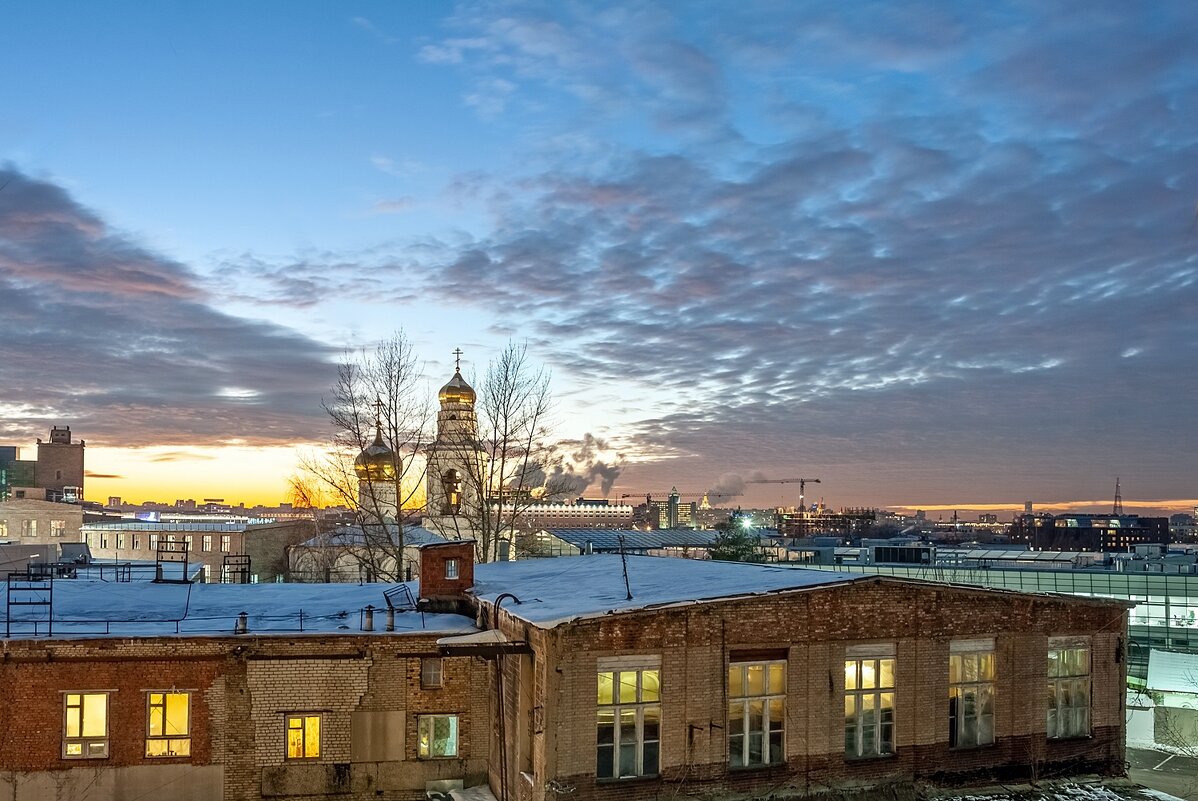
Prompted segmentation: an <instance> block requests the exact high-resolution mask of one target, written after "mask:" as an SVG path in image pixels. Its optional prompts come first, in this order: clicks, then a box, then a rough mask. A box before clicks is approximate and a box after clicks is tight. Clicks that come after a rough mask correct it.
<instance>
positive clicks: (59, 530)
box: [50, 520, 67, 537]
mask: <svg viewBox="0 0 1198 801" xmlns="http://www.w3.org/2000/svg"><path fill="white" fill-rule="evenodd" d="M66 533H67V521H65V520H51V521H50V536H51V537H61V536H62V535H63V534H66Z"/></svg>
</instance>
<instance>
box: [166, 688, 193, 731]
mask: <svg viewBox="0 0 1198 801" xmlns="http://www.w3.org/2000/svg"><path fill="white" fill-rule="evenodd" d="M187 724H188V721H187V693H170V694H169V695H167V696H166V733H167V734H187V733H188V727H187Z"/></svg>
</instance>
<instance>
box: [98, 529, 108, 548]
mask: <svg viewBox="0 0 1198 801" xmlns="http://www.w3.org/2000/svg"><path fill="white" fill-rule="evenodd" d="M100 547H101V548H107V547H108V532H107V531H101V532H100Z"/></svg>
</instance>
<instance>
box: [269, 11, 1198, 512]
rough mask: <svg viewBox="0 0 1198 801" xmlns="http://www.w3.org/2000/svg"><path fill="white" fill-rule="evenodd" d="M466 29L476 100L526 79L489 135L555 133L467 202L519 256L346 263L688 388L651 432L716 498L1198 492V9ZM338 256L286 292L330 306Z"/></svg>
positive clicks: (566, 14) (463, 16) (445, 56)
mask: <svg viewBox="0 0 1198 801" xmlns="http://www.w3.org/2000/svg"><path fill="white" fill-rule="evenodd" d="M449 25H450V27H451V28H453V29H454V30H453V36H452V37H450V38H447V39H445V40H444V41H443V42H439V43H435V44H431V45H425V46H424V49H423V50H421V51H419V52H417V53H415V54H414V56H415V57H417V58H423V59H424V60H425V61H426V62H428V63H430V64H437V65H440V66H441V67H442V68H444V69H451V70H456V71H459V73H460V74H461V75H463V76H465V78H466V81H467V84H468V85H469V86H472V87H474V88H473V89H472V90H470V91H468V92H467V93H466V94H464V96H463V103H464V104H465V105H468V106H469V105H476V104H475V103H474V101H473V100H472V99H471V98H472V97H473V96H474V95H475V94H476V93H477V91H481V90H482V88H485V87H487V86H495V85H497V82H502V85H503V86H504V87H505V88H504V92H503V104H502V108H490V109H488V110H487V111H486V113H487V114H490V115H500V116H507V117H510V118H511V120H512V122H513V124H516V123H517V122H519V123H520V124H524V125H526V126H527V130H528V131H529V132H530V134H535V135H530V136H529V141H535V142H536V143H537V144H536V145H531V146H530V148H531V150H530V152H529V153H528V154H527V158H525V159H523V160H522V162H523V163H524V164H526V165H529V166H528V167H527V168H526V170H525V172H523V173H522V174H518V175H501V174H495V175H479V174H472V175H469V176H462V178H461V179H460V180H459V181H456V182H455V183H454V185H453V186H451V187H450V188H449V189H448V190H447V191H449V192H459V193H462V194H463V195H464V196H465V195H468V196H469V197H470V198H471V199H472V200H476V201H481V202H483V203H485V204H486V205H487V206H488V207H489V210H490V211H491V213H492V215H493V219H494V220H495V223H494V226H493V228H492V230H491V231H490V232H489V233H487V234H485V235H480V236H476V237H474V238H471V239H469V241H463V240H462V239H461V238H460V237H459V238H458V239H456V240H454V241H452V242H450V241H448V240H445V241H442V242H439V243H438V242H435V241H425V242H421V243H419V244H418V245H416V244H414V245H412V246H411V247H409V248H406V249H403V248H393V249H391V250H390V252H378V251H375V252H370V253H365V254H361V255H360V257H359V258H358V259H355V258H354V257H353V256H352V255H347V254H338V256H337V257H336V258H335V259H329V261H333V262H335V264H336V266H337V270H339V271H344V269H345V267H344V265H346V264H347V263H352V262H354V261H357V262H358V263H359V264H360V265H361V268H362V269H363V271H364V272H365V268H366V267H369V274H370V275H371V276H372V278H373V279H374V280H376V281H379V282H382V283H384V284H387V283H389V284H390V286H392V287H393V290H392V291H393V293H394V295H393V296H394V297H395V299H396V300H397V301H406V300H408V299H410V298H411V296H412V294H411V293H412V291H413V287H420V288H421V290H422V293H421V294H422V297H424V298H426V299H427V298H438V297H440V298H443V299H447V300H448V299H450V298H452V299H454V301H455V302H463V301H465V302H470V299H471V298H475V299H477V302H478V303H479V304H480V305H483V304H485V305H486V306H487V307H488V308H489V309H491V310H492V312H493V313H495V314H497V315H498V316H499V317H500V318H501V322H502V323H504V324H506V325H507V326H512V325H515V324H517V323H519V324H520V330H521V331H522V333H524V334H525V335H527V336H530V337H532V338H534V340H535V341H536V342H537V344H538V346H539V347H541V348H543V349H546V350H548V351H551V352H555V355H554V362H555V363H556V364H558V365H561V366H564V367H565V368H566V369H569V370H571V371H572V372H574V373H577V374H579V375H587V376H592V377H595V378H596V379H598V380H600V381H612V382H614V381H622V382H626V383H627V384H628V386H629V387H630V388H632V389H633V391H634V392H635V391H639V390H642V389H646V388H648V389H655V390H659V391H656V392H652V393H650V394H649V395H648V397H649V399H650V401H649V404H650V405H649V406H647V407H646V410H647V415H646V417H647V419H646V420H645V421H644V422H643V423H642V424H641V425H640V426H639V427H637V428H636V429H635V430H634V431H632V432H626V433H630V434H631V435H632V436H633V437H634V438H636V439H637V440H639V441H640V442H641V443H647V444H655V445H657V446H660V447H662V448H663V449H667V450H668V451H669V452H671V453H684V454H685V453H690V454H717V453H718V454H720V455H721V456H720V466H719V467H716V466H714V465H708V467H710V472H711V473H712V475H713V476H714V475H718V474H719V473H720V472H722V469H723V467H726V466H729V465H730V464H731V466H733V467H742V468H746V469H747V468H748V467H750V466H752V465H754V464H760V463H762V462H766V463H769V464H783V463H785V464H793V463H799V464H803V463H818V464H821V465H824V466H826V467H827V469H828V470H829V471H835V470H836V469H838V466H841V467H843V469H844V472H845V476H846V478H845V480H846V481H847V480H848V479H847V476H848V474H850V473H853V474H856V475H863V474H865V473H864V471H863V468H869V469H874V470H875V472H874V473H873V474H872V475H869V476H868V478H867V481H871V482H873V481H877V480H878V479H885V481H881V482H878V483H887V484H889V485H890V486H892V487H894V488H895V492H896V494H899V493H902V492H908V491H913V490H915V489H917V488H920V487H921V486H924V487H925V488H926V485H922V484H921V482H925V481H926V479H927V477H928V476H929V475H937V476H940V477H941V478H942V484H941V486H942V487H944V489H945V491H946V492H952V493H955V494H957V495H960V494H961V493H963V492H968V491H969V490H971V489H972V488H973V487H974V486H977V485H983V484H988V483H992V482H996V481H997V482H1000V483H1002V485H1003V486H1004V487H1006V488H1008V490H1009V491H1010V492H1012V493H1026V494H1027V495H1028V496H1031V495H1032V494H1033V493H1035V494H1038V495H1040V496H1043V495H1044V494H1046V493H1054V492H1055V493H1059V495H1060V496H1068V495H1072V496H1073V497H1087V496H1088V494H1090V493H1092V488H1091V487H1083V486H1076V485H1073V486H1064V485H1062V486H1054V485H1053V482H1054V481H1057V480H1058V477H1059V476H1061V475H1063V474H1065V473H1068V475H1070V476H1077V475H1079V473H1080V474H1083V475H1084V474H1085V473H1086V472H1087V471H1089V472H1091V473H1093V474H1094V480H1095V481H1098V482H1101V483H1102V484H1103V485H1104V486H1105V483H1106V481H1107V477H1108V475H1110V474H1113V473H1115V472H1119V471H1121V470H1122V471H1127V472H1134V473H1135V474H1136V475H1137V476H1138V481H1139V482H1140V483H1141V484H1142V485H1151V486H1153V487H1154V488H1156V489H1157V490H1158V492H1159V493H1160V494H1176V495H1177V496H1178V497H1182V496H1186V495H1187V493H1189V492H1190V490H1189V489H1188V488H1187V486H1188V485H1187V481H1188V479H1187V478H1186V476H1189V475H1193V474H1194V472H1195V470H1198V449H1195V448H1193V447H1192V446H1191V447H1180V445H1181V442H1182V439H1184V436H1183V435H1184V434H1186V432H1189V436H1190V437H1192V426H1193V422H1192V413H1191V407H1192V402H1191V401H1190V400H1189V399H1191V398H1193V397H1194V396H1195V393H1198V371H1195V370H1194V369H1193V365H1195V364H1198V314H1195V308H1194V307H1195V304H1196V297H1195V296H1196V293H1198V238H1196V237H1195V236H1194V235H1193V234H1192V233H1190V232H1189V228H1190V226H1191V223H1192V220H1193V216H1194V205H1195V201H1196V200H1198V177H1196V176H1195V174H1194V171H1193V165H1194V164H1195V163H1198V130H1196V129H1195V122H1194V121H1195V120H1198V58H1196V56H1195V54H1194V50H1193V48H1192V47H1189V46H1187V42H1188V41H1191V40H1192V37H1193V35H1198V6H1194V5H1193V4H1192V3H1186V2H1174V3H1161V4H1158V5H1155V6H1154V12H1153V13H1152V14H1140V13H1136V12H1133V11H1129V10H1128V9H1127V7H1126V6H1125V5H1123V4H1117V3H1116V4H1110V5H1104V4H1101V3H1097V4H1095V3H1083V4H1072V3H1060V4H1044V5H1042V6H1039V5H1032V6H1027V5H1022V6H1020V5H1005V4H999V5H995V4H992V3H977V4H957V5H954V6H952V7H947V6H945V5H944V4H939V3H932V4H927V5H925V6H920V5H918V4H902V5H901V6H895V5H892V4H882V5H881V6H875V5H870V6H865V5H849V6H847V7H846V6H844V5H843V4H835V5H833V4H827V5H826V6H825V7H822V8H821V7H820V6H819V4H806V3H804V4H789V5H788V4H781V5H780V6H778V5H764V4H755V3H747V4H738V5H737V6H736V7H735V8H730V7H726V6H723V5H714V6H710V7H707V9H706V11H705V13H704V14H702V15H698V16H692V17H690V18H689V19H687V20H685V21H684V20H680V19H676V18H675V17H674V16H673V15H672V13H671V12H670V10H669V9H665V8H661V7H647V6H645V5H643V4H630V5H627V6H618V5H605V6H604V7H603V8H602V9H599V8H594V7H590V6H587V5H586V4H573V5H568V4H556V3H529V4H521V5H519V6H508V5H505V6H503V7H502V8H497V7H496V6H494V5H491V4H467V5H464V6H462V7H461V8H460V9H459V11H458V12H457V13H456V14H455V16H454V17H453V18H452V19H451V20H450V21H449ZM1096 53H1101V54H1102V57H1101V58H1096V57H1093V56H1094V54H1096ZM547 109H548V110H549V111H547ZM320 261H321V260H312V259H308V260H306V261H304V262H303V263H302V264H300V265H298V266H299V267H300V269H292V267H291V266H288V269H287V270H286V274H287V275H289V276H290V277H291V278H293V279H294V280H295V281H296V282H297V283H296V284H295V286H309V284H307V283H305V282H311V284H310V287H311V291H312V292H314V293H315V292H320V291H325V290H326V289H327V284H324V283H323V282H322V278H321V276H322V274H326V275H327V274H329V273H327V272H326V270H325V268H324V267H322V266H321V264H320ZM272 269H277V266H276V267H265V268H263V269H262V270H261V273H262V274H263V275H264V276H267V277H268V276H269V275H270V271H271V270H272ZM293 302H301V300H300V299H293ZM737 460H739V461H740V464H736V462H737ZM877 465H884V466H883V467H877ZM1078 465H1084V467H1082V468H1080V469H1079V467H1078ZM883 474H885V475H883ZM1017 497H1018V496H1017ZM879 500H883V499H879Z"/></svg>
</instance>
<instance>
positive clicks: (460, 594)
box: [420, 540, 474, 601]
mask: <svg viewBox="0 0 1198 801" xmlns="http://www.w3.org/2000/svg"><path fill="white" fill-rule="evenodd" d="M451 560H453V561H455V562H456V570H457V576H456V577H455V578H450V577H448V576H446V575H445V574H446V566H447V563H448V562H449V561H451ZM473 588H474V540H461V541H459V542H444V543H435V544H432V545H424V546H422V547H421V548H420V597H421V598H429V599H434V600H449V601H452V600H456V599H463V598H465V597H466V592H467V591H469V590H471V589H473Z"/></svg>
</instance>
